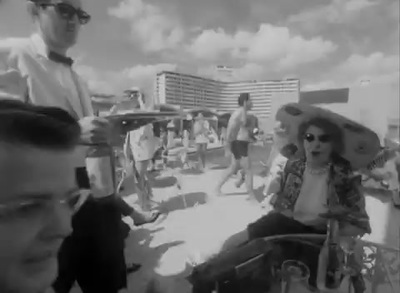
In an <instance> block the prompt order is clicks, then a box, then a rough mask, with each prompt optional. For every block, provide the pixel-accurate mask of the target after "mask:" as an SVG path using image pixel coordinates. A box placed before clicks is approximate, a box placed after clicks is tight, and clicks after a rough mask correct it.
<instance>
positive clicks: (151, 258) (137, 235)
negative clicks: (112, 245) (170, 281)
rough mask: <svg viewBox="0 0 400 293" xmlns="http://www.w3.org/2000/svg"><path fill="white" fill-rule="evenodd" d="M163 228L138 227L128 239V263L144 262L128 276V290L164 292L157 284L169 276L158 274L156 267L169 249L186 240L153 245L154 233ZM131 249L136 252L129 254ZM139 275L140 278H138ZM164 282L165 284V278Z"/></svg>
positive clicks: (148, 292)
mask: <svg viewBox="0 0 400 293" xmlns="http://www.w3.org/2000/svg"><path fill="white" fill-rule="evenodd" d="M163 229H164V228H157V229H154V230H148V229H137V230H135V231H133V232H131V234H130V237H129V238H128V239H127V241H126V246H127V247H129V249H127V252H128V253H127V259H128V263H129V262H135V263H140V264H142V267H141V269H140V270H139V271H138V272H136V273H134V274H132V275H129V276H128V292H146V293H156V292H164V291H161V290H158V289H159V288H157V285H158V284H159V280H160V279H161V278H163V279H164V278H168V277H162V276H158V275H157V274H156V273H155V272H154V269H155V268H157V267H158V266H159V262H160V259H161V258H162V256H163V255H164V254H165V253H166V252H167V251H168V250H169V249H171V248H173V247H178V246H180V245H182V244H184V241H171V242H169V243H163V244H161V245H158V246H151V244H152V240H153V237H154V236H153V235H154V233H157V232H160V231H162V230H163ZM132 248H133V249H132ZM129 251H134V252H135V253H134V254H131V255H129ZM138 276H140V278H137V277H138ZM174 278H178V276H174ZM162 283H163V284H165V280H163V282H162Z"/></svg>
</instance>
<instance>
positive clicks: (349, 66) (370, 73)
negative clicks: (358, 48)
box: [304, 52, 400, 90]
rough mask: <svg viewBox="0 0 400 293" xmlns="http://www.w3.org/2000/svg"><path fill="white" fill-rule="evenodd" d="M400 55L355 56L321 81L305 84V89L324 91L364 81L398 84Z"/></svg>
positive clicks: (334, 68) (379, 53) (374, 54)
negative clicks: (323, 89) (324, 89)
mask: <svg viewBox="0 0 400 293" xmlns="http://www.w3.org/2000/svg"><path fill="white" fill-rule="evenodd" d="M399 62H400V60H399V55H384V54H383V53H381V52H375V53H372V54H370V55H367V56H364V55H358V54H353V55H351V56H350V57H349V58H347V59H346V60H344V61H343V62H342V63H340V64H338V65H337V66H336V67H333V69H332V70H331V71H329V72H328V73H327V74H326V75H323V76H322V78H321V79H320V80H316V81H314V82H311V83H308V84H305V86H304V88H305V89H307V90H309V89H322V88H334V87H345V86H351V85H359V84H360V82H361V81H363V80H369V81H370V82H371V83H398V82H399V79H400V75H399V66H400V65H399V64H400V63H399Z"/></svg>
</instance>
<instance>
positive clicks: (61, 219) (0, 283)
mask: <svg viewBox="0 0 400 293" xmlns="http://www.w3.org/2000/svg"><path fill="white" fill-rule="evenodd" d="M72 158H73V156H72V152H69V151H51V150H41V149H37V148H34V147H29V146H15V145H13V146H10V145H6V144H4V143H2V142H0V292H4V293H5V292H13V293H14V292H15V293H38V292H41V291H42V290H45V289H46V288H49V287H50V286H51V284H52V282H53V281H54V279H55V277H56V275H57V253H58V250H59V248H60V245H61V243H62V241H63V239H64V238H65V237H66V236H67V235H68V234H69V233H71V216H72V208H71V206H72V205H73V203H74V201H75V200H76V198H77V195H78V194H77V193H78V191H77V189H76V183H75V182H76V181H75V171H74V166H73V165H72V164H71V162H73V159H72Z"/></svg>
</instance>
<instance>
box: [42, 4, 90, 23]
mask: <svg viewBox="0 0 400 293" xmlns="http://www.w3.org/2000/svg"><path fill="white" fill-rule="evenodd" d="M38 5H39V6H40V7H50V6H51V7H54V9H55V10H56V12H57V13H58V15H60V16H61V17H62V18H63V19H65V20H70V19H72V18H73V17H74V16H75V15H76V16H77V17H78V20H79V23H80V24H81V25H85V24H87V23H88V22H89V21H90V19H91V16H90V14H89V13H87V12H86V11H84V10H82V9H80V8H75V7H73V6H72V5H69V4H67V3H38Z"/></svg>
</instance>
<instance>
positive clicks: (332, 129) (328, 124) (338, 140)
mask: <svg viewBox="0 0 400 293" xmlns="http://www.w3.org/2000/svg"><path fill="white" fill-rule="evenodd" d="M311 126H315V127H317V128H319V129H321V130H323V131H324V132H325V134H327V135H329V137H330V141H331V143H332V146H333V154H332V155H333V156H335V157H336V156H339V155H341V154H342V153H343V151H344V138H343V132H342V130H341V128H340V127H339V126H338V125H337V124H336V123H335V122H333V121H331V120H330V119H327V118H325V117H319V116H317V117H313V118H311V119H309V120H307V121H304V122H303V123H302V124H300V126H299V131H298V133H297V140H298V142H299V147H300V149H301V151H303V153H304V149H303V142H304V136H305V135H306V132H307V130H308V129H309V128H310V127H311Z"/></svg>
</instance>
